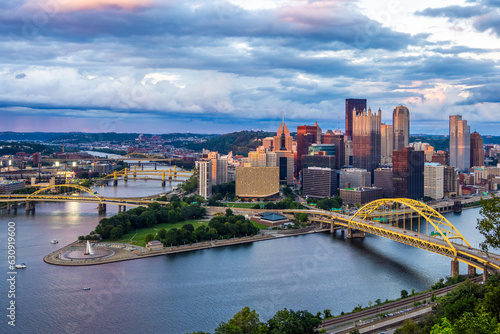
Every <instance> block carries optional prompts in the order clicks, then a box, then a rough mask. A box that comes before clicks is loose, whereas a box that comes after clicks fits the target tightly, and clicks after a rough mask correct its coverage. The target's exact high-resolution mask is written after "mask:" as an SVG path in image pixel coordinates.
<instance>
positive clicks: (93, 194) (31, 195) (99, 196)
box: [26, 184, 103, 201]
mask: <svg viewBox="0 0 500 334" xmlns="http://www.w3.org/2000/svg"><path fill="white" fill-rule="evenodd" d="M62 187H68V188H74V189H78V190H81V191H84V192H86V193H88V194H90V195H91V196H92V197H95V198H96V199H98V200H99V201H102V199H103V197H102V195H100V194H98V193H97V192H96V191H94V190H92V189H89V188H87V187H83V186H81V185H79V184H55V185H51V186H48V187H45V188H42V189H38V190H37V191H35V192H34V193H32V194H30V195H29V196H28V197H26V199H27V200H30V199H32V198H35V197H37V196H39V194H40V193H41V192H44V191H46V190H50V189H56V188H62Z"/></svg>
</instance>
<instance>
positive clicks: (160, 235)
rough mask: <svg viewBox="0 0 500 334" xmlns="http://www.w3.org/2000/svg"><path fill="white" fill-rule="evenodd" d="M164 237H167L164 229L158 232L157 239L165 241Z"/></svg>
mask: <svg viewBox="0 0 500 334" xmlns="http://www.w3.org/2000/svg"><path fill="white" fill-rule="evenodd" d="M165 235H167V231H166V230H165V229H164V228H162V229H160V230H159V231H158V239H160V240H161V239H165Z"/></svg>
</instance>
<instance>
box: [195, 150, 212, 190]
mask: <svg viewBox="0 0 500 334" xmlns="http://www.w3.org/2000/svg"><path fill="white" fill-rule="evenodd" d="M198 173H199V175H198V194H199V195H200V196H201V197H203V198H204V199H208V198H210V197H212V160H211V159H206V160H200V161H198Z"/></svg>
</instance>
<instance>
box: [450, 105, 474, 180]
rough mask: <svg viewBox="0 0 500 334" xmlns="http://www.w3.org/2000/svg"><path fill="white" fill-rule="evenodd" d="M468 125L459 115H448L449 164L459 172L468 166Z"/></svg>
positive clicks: (465, 169)
mask: <svg viewBox="0 0 500 334" xmlns="http://www.w3.org/2000/svg"><path fill="white" fill-rule="evenodd" d="M470 150H471V149H470V126H468V125H467V121H465V120H462V116H460V115H451V116H450V166H453V167H455V168H456V169H457V170H459V171H461V172H465V171H468V169H469V168H470Z"/></svg>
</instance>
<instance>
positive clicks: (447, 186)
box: [443, 166, 460, 198]
mask: <svg viewBox="0 0 500 334" xmlns="http://www.w3.org/2000/svg"><path fill="white" fill-rule="evenodd" d="M457 179H458V177H457V171H456V170H455V167H452V166H444V181H443V182H444V183H443V192H444V195H445V196H447V197H449V198H451V197H452V196H456V195H458V186H459V184H460V183H459V182H460V181H457Z"/></svg>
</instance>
